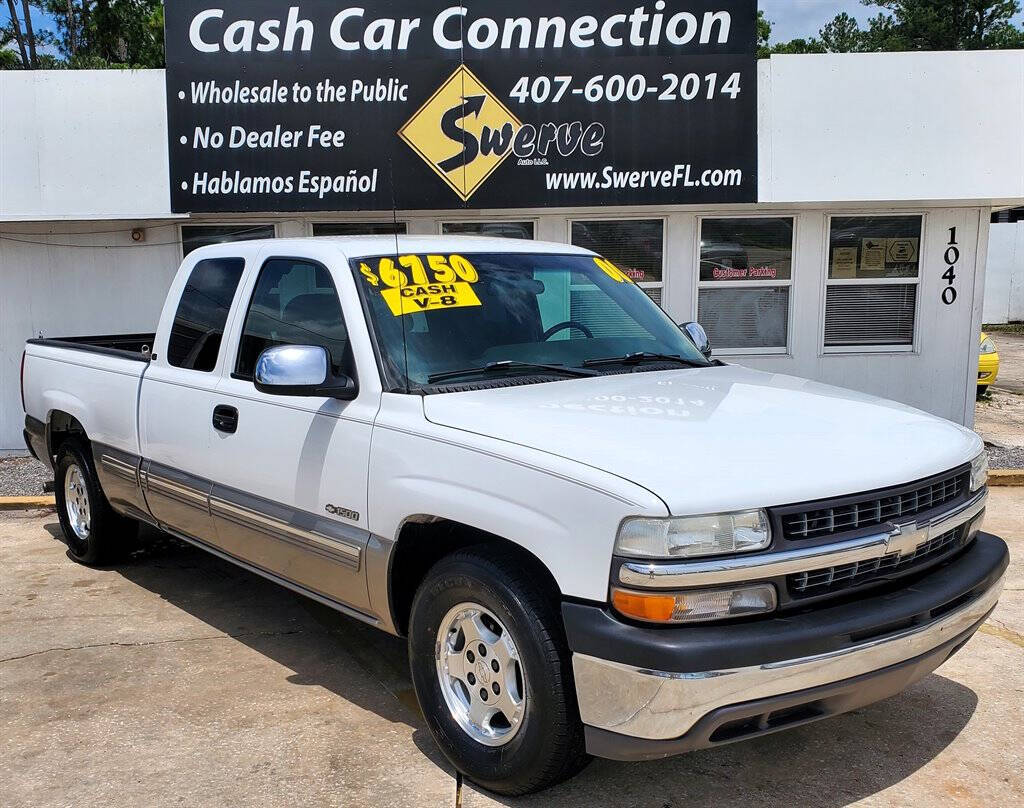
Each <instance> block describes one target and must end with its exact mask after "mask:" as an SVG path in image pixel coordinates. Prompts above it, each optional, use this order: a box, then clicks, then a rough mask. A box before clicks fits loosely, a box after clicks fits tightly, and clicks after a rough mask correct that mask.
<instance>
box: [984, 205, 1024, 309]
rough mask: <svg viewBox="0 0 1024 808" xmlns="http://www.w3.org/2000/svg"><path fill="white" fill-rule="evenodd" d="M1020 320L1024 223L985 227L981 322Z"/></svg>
mask: <svg viewBox="0 0 1024 808" xmlns="http://www.w3.org/2000/svg"><path fill="white" fill-rule="evenodd" d="M1022 320H1024V222H1003V223H1001V224H993V225H991V226H990V227H989V239H988V264H987V266H986V268H985V311H984V314H983V315H982V322H986V323H1009V322H1020V321H1022Z"/></svg>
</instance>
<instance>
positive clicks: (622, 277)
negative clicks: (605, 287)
mask: <svg viewBox="0 0 1024 808" xmlns="http://www.w3.org/2000/svg"><path fill="white" fill-rule="evenodd" d="M594 263H595V264H597V266H598V268H599V269H600V270H601V271H602V272H604V274H605V275H607V276H608V277H609V278H611V279H612V280H613V281H617V282H618V283H633V279H632V278H631V277H629V275H627V274H626V273H625V272H623V271H622V270H621V269H619V268H618V267H617V266H615V264H613V263H612V262H611V261H609V260H608V259H607V258H599V257H597V256H595V257H594Z"/></svg>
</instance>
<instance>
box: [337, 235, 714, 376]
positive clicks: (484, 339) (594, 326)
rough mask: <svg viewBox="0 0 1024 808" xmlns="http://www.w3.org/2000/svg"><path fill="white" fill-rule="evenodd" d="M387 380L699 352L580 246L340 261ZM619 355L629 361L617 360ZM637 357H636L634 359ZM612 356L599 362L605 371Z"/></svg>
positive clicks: (519, 371)
mask: <svg viewBox="0 0 1024 808" xmlns="http://www.w3.org/2000/svg"><path fill="white" fill-rule="evenodd" d="M352 269H353V272H354V274H355V277H356V282H357V284H358V286H359V291H360V294H361V295H362V297H363V299H364V301H365V304H366V310H367V313H368V315H369V318H370V323H371V327H372V329H373V332H374V334H375V336H376V340H377V343H378V348H379V351H380V354H381V362H382V364H383V366H384V368H385V372H386V374H387V375H388V376H389V377H390V378H389V383H390V384H391V385H392V387H393V388H399V389H405V388H407V387H408V388H418V387H423V386H427V385H428V384H429V381H428V380H429V379H430V378H431V377H433V378H435V379H436V378H438V377H439V376H441V375H442V374H444V376H446V377H447V376H449V375H450V373H451V372H453V371H457V370H461V369H466V370H467V371H472V372H471V373H470V374H469V375H468V376H467V380H468V381H472V382H474V383H479V384H487V383H493V382H494V377H495V374H494V373H487V372H482V370H481V369H485V368H487V367H488V366H490V367H491V368H494V367H498V368H500V370H501V376H507V375H524V376H526V375H528V376H530V377H534V376H544V375H545V374H548V375H550V377H551V378H552V380H554V379H556V378H566V377H567V375H566V374H564V373H562V374H559V373H557V371H556V370H552V369H547V370H545V369H544V368H543V367H542V366H543V365H556V366H564V367H571V368H582V367H584V366H585V364H586V363H587V362H588V360H589V361H591V362H593V360H614V358H615V357H623V358H624V363H625V364H632V365H637V369H642V368H640V367H639V363H638V361H637V357H636V356H635V355H637V354H652V355H660V356H662V357H666V356H667V357H680V358H681V359H682V360H684V361H683V362H681V363H679V364H689V363H692V364H695V365H700V366H705V365H707V364H708V362H707V360H705V359H704V357H703V356H702V355H701V354H700V352H699V351H697V349H696V348H695V347H694V345H693V343H692V342H690V340H689V339H688V338H687V337H686V336H685V335H684V334H683V333H682V332H681V331H680V330H679V329H678V328H677V327H676V325H675V324H674V323H673V322H672V321H671V320H670V319H669V317H668V316H667V315H666V314H665V313H664V312H663V311H662V310H661V309H660V308H658V307H657V306H656V305H655V304H654V303H653V302H652V301H651V300H650V298H648V297H647V295H646V294H644V293H643V291H641V290H640V289H639V288H638V287H637V286H636V285H635V284H634V283H633V281H632V280H631V279H630V278H629V277H628V276H626V275H625V274H624V273H623V272H621V271H620V270H619V269H618V268H617V267H615V265H614V264H612V263H611V262H610V261H607V260H605V259H603V258H598V257H595V256H586V255H548V254H516V253H465V254H461V255H457V254H443V255H426V254H420V255H413V254H409V255H398V256H394V255H392V256H380V257H376V258H364V259H358V260H353V261H352ZM627 357H629V358H627ZM641 359H642V357H641ZM615 364H616V362H615V361H609V362H607V363H601V364H600V368H599V369H600V370H601V371H602V372H607V371H609V370H615V369H616V368H615Z"/></svg>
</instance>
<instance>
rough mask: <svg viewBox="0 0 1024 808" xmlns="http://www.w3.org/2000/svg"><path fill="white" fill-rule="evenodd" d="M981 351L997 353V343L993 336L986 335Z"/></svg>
mask: <svg viewBox="0 0 1024 808" xmlns="http://www.w3.org/2000/svg"><path fill="white" fill-rule="evenodd" d="M980 352H981V353H995V352H996V344H995V343H994V342H993V341H992V338H991V337H985V339H983V340H982V341H981V348H980Z"/></svg>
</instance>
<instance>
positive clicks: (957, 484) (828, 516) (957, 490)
mask: <svg viewBox="0 0 1024 808" xmlns="http://www.w3.org/2000/svg"><path fill="white" fill-rule="evenodd" d="M969 477H970V472H969V471H964V470H959V469H958V470H956V471H952V472H950V473H949V474H948V475H945V476H943V477H939V478H938V479H934V480H931V481H929V482H927V483H925V484H922V485H920V486H916V487H911V488H909V489H907V488H901V489H896V491H894V493H892V494H887V493H886V492H884V491H883V492H881V493H876V494H874V495H871V494H869V495H865V497H864V498H863V499H859V498H853V499H852V501H851V500H850V499H846V500H844V501H841V502H838V503H837V504H835V505H829V506H828V507H820V508H813V509H812V508H809V509H807V510H798V511H795V512H792V513H784V514H783V515H782V517H781V520H782V535H783V537H784V538H786V539H790V540H801V539H815V538H821V537H823V536H829V535H831V534H833V533H842V532H845V531H848V530H856V529H857V528H859V527H867V526H870V525H879V524H882V523H883V522H889V521H900V520H902V519H907V518H909V517H911V516H915V515H916V514H919V513H923V512H924V511H927V510H930V509H931V508H935V507H938V506H939V505H943V504H945V503H947V502H952V501H953V500H955V499H956V498H957V497H959V496H960V495H961V494H963V493H964V491H965V490H966V487H967V481H968V479H969Z"/></svg>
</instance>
